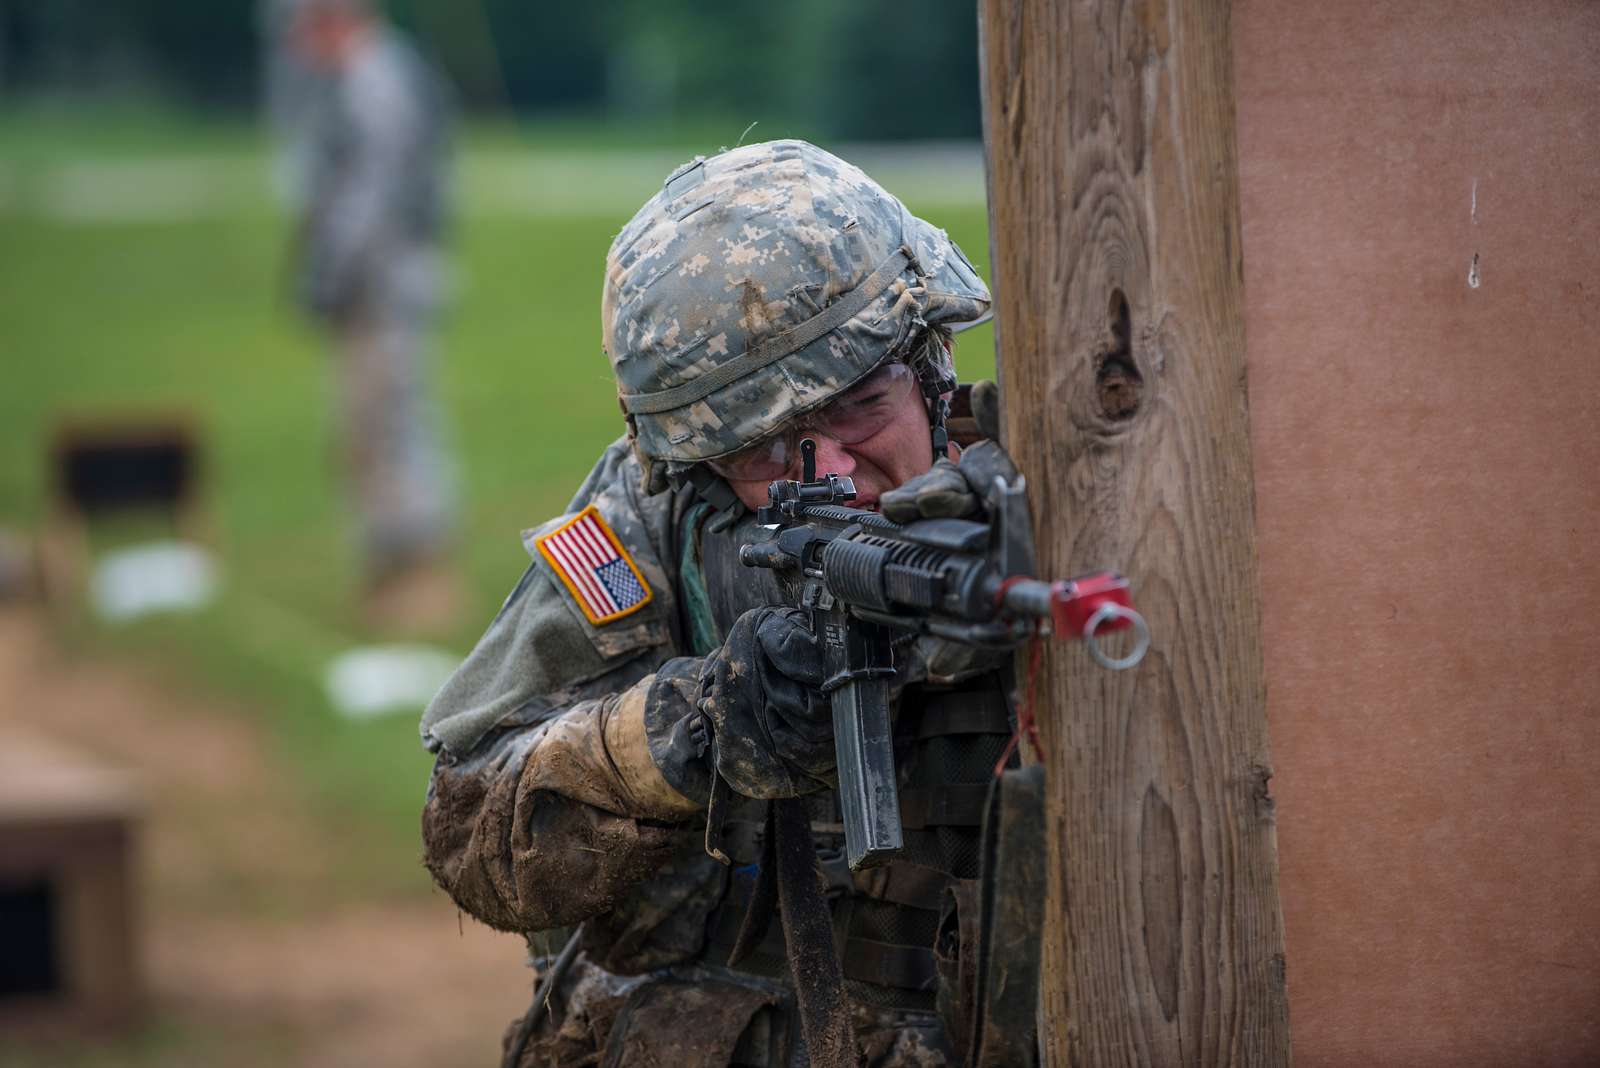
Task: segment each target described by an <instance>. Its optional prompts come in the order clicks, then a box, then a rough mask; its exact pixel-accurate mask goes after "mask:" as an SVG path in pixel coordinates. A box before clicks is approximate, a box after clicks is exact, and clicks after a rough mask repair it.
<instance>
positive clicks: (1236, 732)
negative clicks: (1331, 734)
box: [979, 0, 1289, 1065]
mask: <svg viewBox="0 0 1600 1068" xmlns="http://www.w3.org/2000/svg"><path fill="white" fill-rule="evenodd" d="M979 21H980V30H981V37H982V44H981V48H982V64H981V66H982V70H983V76H984V120H985V123H984V124H985V140H986V143H987V144H986V147H987V157H988V169H989V211H990V223H991V226H990V232H991V241H992V243H993V248H992V262H993V264H994V282H995V291H996V293H997V294H998V299H999V313H998V331H999V332H998V345H999V350H1000V376H1001V385H1002V387H1003V389H1004V392H1005V412H1004V435H1005V442H1006V445H1007V446H1008V448H1009V449H1010V450H1011V452H1012V455H1013V456H1014V457H1015V458H1016V460H1017V463H1018V465H1019V467H1020V468H1021V469H1022V471H1023V473H1024V474H1025V475H1026V476H1027V478H1028V486H1029V491H1030V498H1031V501H1032V505H1033V510H1034V524H1035V531H1036V535H1037V546H1038V554H1039V566H1040V568H1041V573H1043V574H1049V575H1056V576H1069V575H1074V574H1078V573H1081V572H1084V571H1088V570H1091V569H1094V568H1100V567H1117V568H1120V569H1121V570H1123V571H1124V572H1125V573H1126V574H1127V575H1128V576H1129V577H1130V578H1131V579H1132V581H1133V592H1134V597H1135V603H1136V604H1137V605H1138V606H1139V608H1140V609H1141V610H1142V611H1143V612H1144V614H1145V616H1146V617H1147V618H1148V620H1149V623H1150V628H1151V631H1152V632H1153V635H1154V641H1153V644H1152V647H1151V650H1150V653H1149V655H1148V656H1147V657H1146V658H1145V661H1144V663H1143V664H1142V665H1140V667H1138V668H1137V669H1135V670H1133V671H1130V672H1125V673H1120V674H1113V673H1111V672H1108V671H1105V670H1103V669H1101V668H1099V667H1097V666H1095V665H1094V663H1093V662H1092V661H1091V660H1090V659H1089V657H1088V655H1087V653H1086V651H1085V650H1084V649H1083V648H1082V647H1081V646H1080V645H1079V644H1076V643H1074V644H1071V645H1066V644H1052V645H1051V647H1050V650H1049V651H1048V653H1047V654H1046V656H1045V660H1044V667H1043V670H1042V671H1041V673H1040V676H1039V679H1038V680H1037V684H1036V685H1035V687H1034V696H1035V700H1036V701H1037V702H1038V704H1039V707H1040V708H1041V710H1042V711H1041V723H1040V731H1041V734H1042V741H1043V748H1044V754H1043V756H1044V760H1045V761H1046V763H1047V765H1048V775H1049V784H1048V804H1049V807H1050V813H1049V840H1050V888H1049V898H1048V904H1047V909H1048V911H1047V913H1046V916H1045V944H1044V960H1043V972H1044V978H1043V985H1044V989H1043V991H1042V993H1041V998H1040V1044H1041V1047H1042V1050H1043V1054H1044V1061H1045V1063H1046V1064H1051V1065H1068V1064H1071V1065H1121V1064H1139V1065H1146V1064H1149V1065H1178V1064H1183V1065H1214V1064H1248V1065H1261V1064H1274V1065H1276V1064H1287V1063H1288V1061H1289V1028H1288V1009H1287V999H1286V995H1285V986H1284V958H1283V930H1282V920H1281V915H1280V911H1279V907H1278V896H1277V885H1276V880H1277V846H1276V839H1275V834H1274V828H1273V811H1272V800H1271V798H1270V796H1269V794H1268V789H1267V783H1268V779H1269V778H1270V777H1271V768H1270V764H1269V762H1268V756H1267V738H1266V707H1265V696H1266V695H1265V683H1264V680H1263V674H1262V661H1261V636H1260V604H1259V595H1258V591H1257V580H1256V554H1255V542H1254V529H1253V520H1252V509H1253V499H1252V498H1253V491H1252V485H1251V463H1250V442H1249V428H1248V425H1247V419H1246V415H1247V412H1246V402H1245V381H1244V332H1243V326H1242V316H1241V303H1242V261H1241V258H1240V251H1239V208H1238V174H1237V163H1236V158H1235V148H1234V117H1233V115H1234V113H1233V85H1232V79H1233V75H1232V45H1231V39H1230V32H1229V5H1228V0H1191V2H1188V3H1170V4H1169V3H1168V2H1166V0H1098V2H1095V0H981V5H980V19H979Z"/></svg>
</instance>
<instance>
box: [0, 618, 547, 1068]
mask: <svg viewBox="0 0 1600 1068" xmlns="http://www.w3.org/2000/svg"><path fill="white" fill-rule="evenodd" d="M16 728H21V729H25V730H28V731H30V732H35V733H44V734H46V735H48V736H49V737H51V738H52V739H55V740H58V741H60V742H63V743H66V744H69V745H71V746H72V747H73V748H75V749H77V750H79V751H81V752H83V753H86V754H88V755H92V756H94V757H97V758H100V759H101V760H103V761H104V762H105V763H107V764H110V765H112V766H116V767H120V768H124V769H128V770H130V771H132V772H133V773H134V774H135V776H136V777H137V779H138V781H139V782H140V783H141V785H142V788H143V791H144V795H145V798H146V801H147V818H146V823H145V828H144V833H143V837H142V841H141V850H140V864H139V872H140V893H141V895H142V898H143V900H142V905H143V912H144V916H145V921H146V923H145V927H144V930H143V940H144V946H143V950H144V962H145V972H146V975H147V977H148V984H149V993H150V1004H151V1012H150V1018H151V1024H150V1026H149V1027H147V1028H146V1029H145V1030H144V1031H143V1032H142V1033H141V1034H140V1035H137V1036H134V1037H132V1038H129V1039H123V1040H116V1041H114V1042H112V1043H111V1044H110V1045H108V1046H100V1047H87V1048H82V1049H74V1050H73V1051H71V1053H70V1059H71V1060H78V1061H81V1062H82V1063H94V1064H105V1063H115V1064H161V1065H175V1066H185V1065H202V1064H204V1065H211V1064H228V1065H230V1066H232V1065H255V1064H262V1065H266V1064H273V1065H281V1064H295V1065H305V1066H309V1068H325V1066H343V1065H385V1066H410V1065H416V1066H422V1065H440V1064H451V1065H454V1064H462V1065H467V1064H485V1065H486V1064H493V1063H495V1061H496V1058H497V1054H498V1048H499V1037H500V1033H501V1030H502V1028H503V1027H504V1026H505V1024H506V1022H507V1021H508V1020H509V1019H511V1017H513V1016H514V1015H515V1014H516V1013H518V1012H520V1011H522V1010H523V1009H524V1008H525V1007H526V1004H527V998H528V982H529V975H528V972H527V970H526V969H525V968H524V967H523V965H522V958H523V948H522V944H521V942H520V940H518V939H516V938H514V937H511V936H507V935H502V934H498V933H495V932H492V931H490V930H488V929H487V928H485V927H482V926H480V925H478V924H477V923H475V922H474V921H472V920H470V919H466V918H462V917H459V916H458V915H457V912H456V910H455V908H454V907H453V906H452V905H451V904H450V902H449V901H448V900H447V899H446V898H445V897H444V896H443V895H442V894H438V893H435V894H434V895H433V896H432V897H431V898H429V897H425V896H422V895H421V894H419V896H418V898H417V900H415V901H401V902H381V903H359V904H354V905H332V906H330V905H328V904H326V903H325V902H326V899H327V897H328V895H327V894H325V893H319V887H325V886H326V885H327V883H328V881H329V880H330V879H334V878H337V876H338V865H339V859H340V856H339V842H337V841H330V840H328V838H327V837H326V836H325V835H326V831H325V829H324V828H322V827H319V826H318V825H317V824H316V823H315V822H314V821H312V820H310V819H307V818H305V812H306V811H307V807H306V804H305V801H304V799H303V798H301V797H299V796H297V794H296V792H295V789H294V787H293V785H292V776H290V775H287V774H284V773H283V771H282V769H278V768H275V767H274V766H272V757H271V752H272V750H271V747H270V746H269V745H268V744H266V740H265V739H264V738H263V737H262V735H261V733H260V731H259V729H258V728H257V727H256V726H255V724H254V721H252V720H251V719H250V717H249V715H248V714H247V713H246V712H244V711H242V710H238V709H227V708H219V707H218V705H217V703H216V702H214V701H210V700H206V699H202V698H200V697H198V696H196V695H194V694H184V693H170V692H165V691H164V690H163V689H162V688H160V687H158V686H156V685H155V684H154V683H153V682H152V681H151V680H150V679H148V678H145V677H143V676H142V675H141V674H140V673H139V672H138V671H137V670H135V669H133V668H131V667H129V666H125V665H116V664H106V663H103V662H100V661H97V660H84V659H81V658H74V657H70V656H68V655H66V654H64V653H63V652H62V651H60V650H59V649H58V648H56V647H55V645H54V644H53V643H52V642H51V641H50V640H49V639H48V637H47V635H46V633H45V631H44V629H43V628H42V627H41V626H40V625H39V622H38V621H37V620H36V619H35V618H34V617H32V616H31V615H29V614H26V613H22V612H19V611H16V610H14V609H13V610H4V611H0V737H3V736H4V733H5V731H6V730H7V729H16ZM425 879H426V876H425V875H422V874H421V873H420V870H419V880H425ZM419 885H420V883H419ZM345 896H348V895H345ZM65 1056H67V1054H66V1053H65V1052H64V1051H62V1050H59V1049H56V1050H38V1049H35V1050H32V1051H29V1050H27V1049H23V1048H19V1047H18V1046H17V1045H15V1044H8V1043H7V1041H6V1039H5V1036H4V1035H0V1063H27V1062H29V1061H30V1060H33V1059H35V1058H37V1059H38V1060H39V1061H40V1063H59V1062H60V1061H61V1060H62V1059H63V1057H65Z"/></svg>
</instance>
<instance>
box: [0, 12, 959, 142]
mask: <svg viewBox="0 0 1600 1068" xmlns="http://www.w3.org/2000/svg"><path fill="white" fill-rule="evenodd" d="M261 3H262V0H114V2H107V0H0V94H3V95H4V97H6V98H9V99H12V100H16V99H19V98H27V97H31V96H68V97H82V98H86V99H88V100H91V101H92V100H94V99H96V98H100V97H106V96H111V95H116V96H117V97H118V98H123V99H125V98H126V97H127V95H128V94H129V93H136V94H140V95H145V96H148V97H152V98H156V99H162V100H170V101H175V102H178V103H181V104H184V105H188V106H192V107H197V108H203V109H208V110H221V111H234V112H246V111H248V110H250V109H251V108H253V107H254V106H255V104H256V101H257V95H258V90H259V83H260V75H261V70H262V63H261V54H260V39H259V37H260V33H261V10H260V8H261ZM385 6H386V7H387V8H388V10H389V12H390V14H391V15H392V16H393V17H394V19H395V21H396V22H398V23H399V24H401V25H402V26H404V27H405V28H407V29H408V30H409V31H411V33H412V34H413V35H414V36H415V38H416V39H417V41H418V42H419V43H420V45H421V46H422V48H423V50H424V51H425V52H427V53H428V54H430V55H432V56H433V57H434V59H435V60H436V61H437V62H438V63H439V64H440V65H441V66H442V67H443V68H444V69H445V70H446V71H447V72H448V73H449V75H450V77H451V79H452V81H453V82H454V83H455V85H456V88H457V91H458V94H459V98H460V100H461V103H462V105H463V107H464V108H465V109H466V110H468V111H470V112H475V113H482V114H499V115H506V114H514V115H517V116H520V117H534V116H551V115H593V116H611V117H627V118H640V119H650V120H660V121H673V120H680V119H685V120H687V119H693V118H695V117H698V116H706V115H715V116H731V117H734V118H738V119H749V120H760V121H761V123H762V124H763V126H767V127H768V128H769V129H770V128H771V127H773V126H778V127H780V128H781V127H785V126H787V127H790V128H796V127H798V128H800V129H804V130H809V131H815V132H816V133H817V134H818V135H822V136H828V137H835V138H874V139H878V138H883V139H890V138H935V137H976V136H978V134H979V115H978V73H977V41H976V26H977V15H976V11H975V9H974V4H973V0H924V2H922V3H919V4H916V5H912V4H904V3H888V2H885V0H803V2H801V3H795V4H776V3H766V2H763V0H588V2H580V3H572V4H551V3H537V2H535V3H530V2H529V0H388V2H387V3H386V5H385ZM758 129H759V128H758Z"/></svg>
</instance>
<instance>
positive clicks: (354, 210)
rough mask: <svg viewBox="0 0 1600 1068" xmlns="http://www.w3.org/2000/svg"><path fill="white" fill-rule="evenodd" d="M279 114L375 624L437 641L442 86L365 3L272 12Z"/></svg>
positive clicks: (447, 491) (302, 260)
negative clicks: (332, 352)
mask: <svg viewBox="0 0 1600 1068" xmlns="http://www.w3.org/2000/svg"><path fill="white" fill-rule="evenodd" d="M273 8H275V9H276V10H271V9H269V13H268V25H269V27H274V26H275V27H276V30H277V32H276V33H274V34H270V35H269V36H271V37H274V38H276V40H277V42H278V45H279V47H278V48H277V49H275V50H274V54H273V58H271V59H269V64H268V74H269V87H270V93H269V104H270V106H271V108H272V111H273V117H274V118H275V119H276V120H277V121H278V123H279V125H280V127H281V128H282V129H283V130H284V133H285V142H286V151H285V159H286V162H287V164H288V166H287V168H286V174H285V177H286V178H287V179H288V180H289V184H290V186H291V190H292V195H293V196H294V200H295V203H296V207H297V209H298V210H299V213H300V229H299V234H298V242H297V247H296V249H295V260H296V262H295V268H296V271H297V279H296V281H297V286H298V294H299V298H300V301H301V303H302V304H303V305H304V307H305V308H306V310H307V311H308V312H309V313H310V314H311V315H312V316H313V317H315V318H316V319H317V320H318V321H319V322H321V323H322V324H323V325H324V326H325V327H326V328H327V330H328V331H329V333H330V334H332V336H333V338H334V340H335V342H336V344H337V346H338V349H339V352H338V357H339V368H338V372H337V375H338V383H337V386H338V391H339V413H338V416H339V421H340V423H341V428H340V432H341V434H342V435H343V443H344V452H345V456H346V462H347V464H348V467H349V477H350V478H351V480H352V482H353V489H354V492H355V497H356V503H357V505H358V508H359V512H360V522H361V537H362V543H363V548H364V550H365V553H366V580H367V604H366V610H367V613H368V616H369V618H370V619H371V621H372V622H373V623H375V624H379V625H382V626H385V627H389V628H393V629H397V630H418V629H435V628H438V627H442V626H446V625H448V623H449V622H450V620H451V618H452V617H453V616H454V614H455V611H456V602H457V599H458V591H457V586H456V581H455V577H454V574H453V572H452V571H451V570H450V568H449V567H448V565H447V562H446V554H447V551H448V547H449V544H448V543H449V540H450V533H451V513H452V510H453V507H454V500H453V493H452V484H451V483H452V479H451V475H452V471H451V465H450V463H449V461H448V459H447V457H446V455H445V453H444V451H443V449H442V446H441V443H440V440H439V430H438V426H437V419H436V414H435V411H434V405H433V403H432V399H431V396H430V393H431V382H430V375H429V362H430V361H429V351H428V350H429V345H430V342H431V333H432V327H433V320H434V318H435V315H436V314H437V311H438V308H439V304H440V301H441V293H440V290H441V285H442V281H443V279H442V277H441V263H440V243H441V240H442V237H443V232H444V229H445V212H446V185H447V171H448V166H449V138H448V133H449V130H448V126H449V122H448V118H449V116H448V109H447V103H446V94H445V92H444V90H443V86H442V85H441V83H440V81H439V79H438V78H437V77H436V76H435V74H434V73H433V72H432V71H431V70H430V69H429V68H428V67H427V66H426V64H425V63H424V62H423V61H422V59H421V58H420V57H419V56H418V55H417V54H416V53H415V52H414V51H413V50H412V49H411V47H410V46H409V45H407V44H406V43H405V42H404V41H403V40H402V39H401V38H400V37H399V36H398V35H397V34H396V33H395V31H394V30H393V29H392V28H391V27H390V26H388V25H387V24H386V23H384V22H383V21H382V20H381V19H380V18H379V16H378V15H377V13H376V12H375V11H374V10H373V9H372V8H371V6H370V5H369V4H368V2H367V0H274V4H273Z"/></svg>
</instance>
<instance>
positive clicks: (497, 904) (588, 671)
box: [422, 446, 704, 931]
mask: <svg viewBox="0 0 1600 1068" xmlns="http://www.w3.org/2000/svg"><path fill="white" fill-rule="evenodd" d="M636 479H637V468H636V467H634V466H633V464H632V463H631V461H629V460H627V458H626V453H625V452H621V451H619V450H618V449H617V447H615V446H614V447H613V449H612V450H611V451H609V452H608V453H607V455H606V457H605V458H604V459H602V461H601V464H600V466H599V467H598V468H597V469H596V472H595V474H594V475H592V476H591V477H590V479H589V481H588V482H586V483H585V487H584V490H582V491H580V493H579V497H578V499H577V500H575V501H574V502H573V508H572V509H570V510H569V514H568V515H565V516H563V517H561V518H559V519H556V520H553V521H552V522H551V523H548V524H546V525H545V526H543V527H541V528H539V529H538V530H535V531H531V532H529V534H528V535H527V536H526V539H525V540H526V541H527V544H528V547H529V549H530V551H531V552H532V553H533V555H534V562H533V564H532V566H531V567H530V568H529V569H528V571H527V572H526V573H525V574H524V575H523V578H522V581H521V582H520V583H519V584H518V586H517V588H516V589H515V590H514V591H513V592H512V594H511V596H510V597H509V598H507V600H506V604H505V605H504V607H502V609H501V611H500V613H499V615H498V616H497V617H496V618H495V620H494V622H493V623H492V624H491V625H490V627H489V630H488V632H487V633H485V635H484V636H483V638H482V639H481V640H480V641H479V643H478V646H477V648H476V649H474V650H473V652H472V654H471V655H470V656H469V657H468V658H467V660H466V661H465V662H464V663H463V664H462V666H461V667H460V668H459V669H458V670H457V671H456V674H455V675H454V676H453V677H452V678H451V679H450V681H449V682H447V683H446V684H445V686H444V688H443V689H442V690H441V691H440V693H439V695H438V696H437V697H435V698H434V701H433V703H432V704H431V705H430V706H429V708H428V711H427V712H426V713H425V715H424V717H423V723H422V732H423V741H424V744H425V745H427V746H428V747H429V748H431V749H432V750H434V752H435V753H436V754H437V759H436V762H435V765H434V772H433V777H432V780H431V782H430V785H429V790H428V798H427V802H426V805H425V807H424V810H423V821H422V830H423V844H424V850H425V859H426V862H427V865H428V868H429V870H430V871H431V872H432V873H433V875H434V878H435V879H436V880H438V882H439V883H440V885H441V886H443V887H444V888H445V889H446V890H447V891H449V893H450V895H451V896H452V897H453V898H454V899H455V901H456V902H457V903H458V904H459V905H460V906H461V907H462V908H464V909H466V910H467V911H469V912H471V913H472V914H473V915H475V916H477V917H478V918H479V919H481V920H483V921H484V922H485V923H488V924H490V925H491V926H494V927H498V928H501V929H505V930H516V931H530V930H542V929H546V928H550V927H559V926H567V925H570V924H572V923H575V922H577V921H578V920H581V919H583V918H585V917H587V916H590V915H594V914H596V913H599V912H604V911H606V910H608V909H610V908H612V907H613V906H615V905H616V904H617V902H618V901H620V900H621V899H622V898H623V897H624V896H625V895H626V893H627V892H628V891H629V890H630V889H631V888H632V887H633V886H634V885H635V884H637V883H638V882H639V881H640V880H642V879H644V878H645V877H647V876H648V875H649V874H650V873H651V872H653V871H654V870H655V869H656V867H657V866H659V865H660V864H661V863H663V862H664V861H665V860H666V859H667V857H668V855H669V854H670V852H671V851H672V849H673V842H674V833H673V832H674V830H675V829H676V828H679V827H681V825H682V824H683V823H684V822H686V821H689V820H692V819H694V818H695V817H696V816H697V815H698V814H699V813H700V812H701V811H702V810H703V807H704V806H703V802H702V801H701V800H696V799H695V798H694V797H693V796H688V795H694V794H698V793H700V791H699V790H698V789H697V788H696V785H695V784H694V783H693V782H691V781H688V780H686V779H685V778H684V777H683V776H682V775H677V774H674V775H673V779H674V781H675V782H676V785H674V784H673V783H671V782H669V781H668V778H667V777H666V776H664V775H663V773H662V771H661V770H660V768H659V767H658V765H657V763H656V760H655V758H654V757H653V756H652V753H651V743H650V741H649V740H647V731H646V720H647V718H655V719H657V720H662V721H665V722H673V723H676V722H680V721H683V720H685V719H686V718H687V717H688V716H689V713H690V712H692V710H693V707H694V701H695V691H696V686H697V680H698V675H699V671H700V661H699V660H697V659H695V658H692V657H682V656H677V655H676V653H677V651H678V650H677V641H676V639H675V635H674V633H673V630H674V628H673V625H672V620H673V615H672V613H673V611H674V604H675V594H674V590H673V583H672V580H673V577H674V576H673V575H672V574H671V573H670V572H669V571H668V570H667V569H666V568H665V567H664V566H663V565H662V564H661V562H660V561H661V559H662V557H664V556H669V555H670V554H668V553H666V552H665V551H663V546H666V545H667V544H668V541H667V539H666V535H667V534H668V533H669V532H670V526H671V517H670V514H669V513H670V502H668V501H667V500H666V499H665V498H649V499H645V500H642V501H641V500H640V498H639V496H638V495H637V493H636V492H635V487H636V486H637V482H636V481H635V480H636ZM591 507H592V508H593V511H592V512H590V511H589V509H591ZM586 513H587V514H591V515H595V516H598V517H599V518H600V520H601V521H602V522H603V523H604V532H606V533H609V534H610V535H611V536H613V537H614V538H615V543H616V546H617V547H618V548H619V549H621V550H623V553H621V554H619V555H624V556H625V557H626V561H627V562H628V563H631V565H632V571H631V572H630V575H631V576H633V577H636V578H637V580H638V583H639V587H640V589H638V590H634V589H632V588H631V587H629V588H628V589H627V590H622V591H621V592H619V594H618V596H617V597H616V598H614V600H613V602H612V604H611V605H610V607H616V606H617V604H618V603H620V602H624V601H626V600H628V599H629V598H630V597H635V598H636V597H638V596H640V595H641V593H643V594H647V595H648V599H647V600H646V601H644V602H643V603H641V604H639V605H638V606H637V607H635V608H633V609H632V610H631V611H628V612H627V613H626V614H625V615H622V616H620V617H618V618H614V619H610V620H607V619H606V618H605V617H604V616H601V617H599V619H598V621H597V620H596V618H595V613H594V611H593V608H592V605H590V606H589V607H586V606H585V603H584V601H582V600H580V597H579V594H578V593H577V592H575V591H574V589H573V586H572V584H571V583H570V582H569V581H568V580H569V579H571V578H572V575H570V574H567V573H565V572H564V570H563V568H562V558H561V556H560V555H559V554H556V555H554V556H553V557H552V556H550V555H546V554H545V553H544V552H541V549H540V544H539V542H540V539H541V538H545V537H547V536H549V535H550V534H552V533H553V532H556V531H559V530H561V529H562V527H563V526H564V525H565V524H569V523H571V522H573V521H574V517H577V516H582V515H584V514H586ZM585 581H586V580H585ZM658 747H659V743H658Z"/></svg>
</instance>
